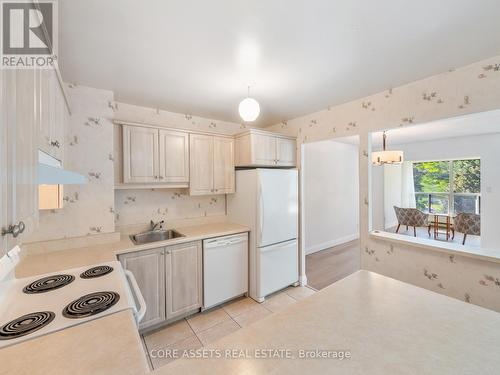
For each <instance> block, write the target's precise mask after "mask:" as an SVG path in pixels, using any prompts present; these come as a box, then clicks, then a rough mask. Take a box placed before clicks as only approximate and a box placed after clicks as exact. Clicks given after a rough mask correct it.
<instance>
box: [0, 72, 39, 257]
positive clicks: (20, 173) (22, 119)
mask: <svg viewBox="0 0 500 375" xmlns="http://www.w3.org/2000/svg"><path fill="white" fill-rule="evenodd" d="M36 100H37V94H36V76H35V71H34V70H18V71H10V70H8V71H3V72H2V104H1V107H2V111H1V112H2V113H1V114H2V138H1V139H0V153H1V156H0V163H1V166H2V172H1V173H2V188H1V190H0V198H1V201H0V206H1V208H0V221H1V226H2V229H4V230H7V229H9V227H10V226H16V227H17V228H21V231H20V233H19V235H18V236H17V237H14V235H13V234H12V233H6V234H5V235H3V236H2V242H1V250H2V254H3V253H4V252H5V251H8V250H10V249H11V248H12V247H14V246H15V245H16V244H17V243H18V242H19V241H20V240H21V239H22V238H23V236H25V235H26V234H28V233H30V232H32V231H33V229H34V227H35V225H36V223H37V221H38V185H37V180H36V179H37V156H38V153H37V144H38V132H37V130H38V129H37V126H36V119H37V118H36ZM21 223H22V224H21ZM16 231H17V229H16Z"/></svg>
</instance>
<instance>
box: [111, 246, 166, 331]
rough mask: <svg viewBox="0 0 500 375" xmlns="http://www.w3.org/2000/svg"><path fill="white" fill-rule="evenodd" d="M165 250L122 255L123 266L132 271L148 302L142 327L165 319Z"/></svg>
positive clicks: (120, 257) (140, 326)
mask: <svg viewBox="0 0 500 375" xmlns="http://www.w3.org/2000/svg"><path fill="white" fill-rule="evenodd" d="M164 253H165V250H164V248H158V249H152V250H145V251H138V252H134V253H128V254H124V255H120V256H119V259H120V262H121V263H122V265H123V268H125V269H127V270H129V271H131V272H132V273H133V274H134V277H135V279H136V280H137V285H138V286H139V289H140V290H141V294H142V296H143V297H144V301H145V302H146V315H144V318H143V319H142V321H141V323H140V324H139V328H140V329H144V328H147V327H151V326H154V325H156V324H159V323H162V322H164V321H165V318H166V316H165V255H164Z"/></svg>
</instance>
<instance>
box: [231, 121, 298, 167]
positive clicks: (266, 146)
mask: <svg viewBox="0 0 500 375" xmlns="http://www.w3.org/2000/svg"><path fill="white" fill-rule="evenodd" d="M296 142H297V141H296V138H293V137H287V136H284V135H282V134H274V133H269V132H264V131H259V130H255V129H252V130H249V131H246V132H244V133H242V134H239V135H237V136H236V143H235V145H236V150H235V155H236V157H235V165H236V166H237V167H294V166H295V165H296V154H297V151H296V148H297V147H296Z"/></svg>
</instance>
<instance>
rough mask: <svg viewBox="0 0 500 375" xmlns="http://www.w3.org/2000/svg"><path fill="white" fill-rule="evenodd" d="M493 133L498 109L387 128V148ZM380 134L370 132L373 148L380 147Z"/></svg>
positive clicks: (499, 123)
mask: <svg viewBox="0 0 500 375" xmlns="http://www.w3.org/2000/svg"><path fill="white" fill-rule="evenodd" d="M494 133H500V110H498V111H489V112H480V113H477V114H472V115H467V116H460V117H454V118H450V119H446V120H440V121H433V122H428V123H425V124H421V125H414V126H408V127H403V128H398V129H391V130H388V131H387V132H386V134H387V148H388V149H394V147H397V145H403V144H408V143H417V142H425V141H435V140H439V139H446V138H456V137H467V136H474V135H484V134H494ZM382 134H383V133H382V132H377V133H372V137H373V138H372V146H373V148H374V149H379V148H382ZM499 146H500V145H499Z"/></svg>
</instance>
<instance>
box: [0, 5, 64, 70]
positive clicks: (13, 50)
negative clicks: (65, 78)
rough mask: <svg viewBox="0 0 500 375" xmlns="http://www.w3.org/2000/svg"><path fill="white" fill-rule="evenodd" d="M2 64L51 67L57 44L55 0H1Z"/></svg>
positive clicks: (21, 67)
mask: <svg viewBox="0 0 500 375" xmlns="http://www.w3.org/2000/svg"><path fill="white" fill-rule="evenodd" d="M1 5H2V6H1V8H2V15H1V19H2V29H1V32H2V38H1V40H2V47H1V50H2V68H15V69H26V68H28V69H32V68H34V67H41V68H44V67H50V66H51V65H52V63H53V62H54V60H55V57H56V54H55V51H56V47H57V37H56V36H57V34H56V32H57V29H56V23H55V21H56V20H57V13H56V7H57V4H56V3H55V2H36V3H33V2H31V1H12V0H11V1H2V3H1Z"/></svg>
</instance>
